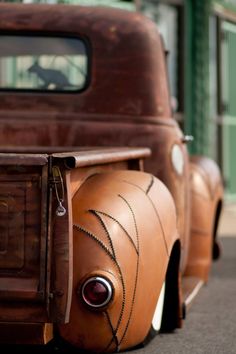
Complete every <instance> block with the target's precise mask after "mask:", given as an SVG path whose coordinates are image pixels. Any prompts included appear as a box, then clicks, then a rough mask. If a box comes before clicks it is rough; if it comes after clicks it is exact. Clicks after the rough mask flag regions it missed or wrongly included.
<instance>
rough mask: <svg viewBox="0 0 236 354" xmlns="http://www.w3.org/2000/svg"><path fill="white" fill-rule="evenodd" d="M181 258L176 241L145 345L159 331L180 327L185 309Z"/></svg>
mask: <svg viewBox="0 0 236 354" xmlns="http://www.w3.org/2000/svg"><path fill="white" fill-rule="evenodd" d="M179 260H180V245H179V243H176V244H175V245H174V247H173V250H172V253H171V257H170V261H169V264H168V268H167V272H166V278H165V281H164V282H163V285H162V288H161V292H160V295H159V298H158V301H157V305H156V308H155V311H154V314H153V319H152V323H151V327H150V330H149V332H148V335H147V337H146V338H145V340H144V342H143V343H142V345H143V346H145V345H146V344H147V343H148V342H150V340H151V339H152V338H154V337H155V336H156V335H157V334H158V333H159V332H172V331H173V330H174V329H175V328H177V327H180V324H181V321H182V318H183V310H182V304H181V300H180V292H179V286H180V277H179Z"/></svg>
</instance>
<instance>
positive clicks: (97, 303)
mask: <svg viewBox="0 0 236 354" xmlns="http://www.w3.org/2000/svg"><path fill="white" fill-rule="evenodd" d="M112 297H113V287H112V285H111V283H110V282H109V281H108V280H107V279H105V278H103V277H91V278H89V279H87V280H86V281H85V282H84V284H83V286H82V298H83V300H84V302H85V303H86V305H88V306H90V307H92V308H100V307H104V306H106V305H107V304H108V303H109V302H110V300H111V299H112Z"/></svg>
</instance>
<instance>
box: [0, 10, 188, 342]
mask: <svg viewBox="0 0 236 354" xmlns="http://www.w3.org/2000/svg"><path fill="white" fill-rule="evenodd" d="M0 31H1V32H2V33H4V34H7V35H20V34H24V35H30V36H37V35H46V36H65V37H66V36H68V37H73V38H74V37H75V38H76V37H78V38H80V39H84V41H85V43H86V46H87V52H88V55H89V85H88V87H87V88H86V89H85V90H84V91H82V92H80V93H66V94H65V93H62V92H61V93H55V92H54V93H53V92H30V91H24V92H23V91H18V92H14V91H10V90H8V91H5V92H4V91H3V90H2V91H0V99H1V103H0V151H1V154H0V166H3V167H0V169H1V170H0V181H1V182H3V183H1V186H0V188H1V190H0V195H1V199H0V212H1V216H2V219H1V220H0V222H1V229H2V230H3V231H4V232H3V235H4V237H3V238H1V244H0V247H1V249H2V250H4V251H5V248H6V246H5V245H6V243H7V242H6V240H7V237H8V238H9V236H8V234H7V231H6V228H5V223H4V220H5V218H6V215H7V213H8V205H10V202H8V201H7V202H6V200H5V199H6V198H8V197H7V196H6V190H8V189H10V190H11V197H12V198H13V199H15V200H16V202H15V204H14V203H13V204H14V206H17V208H18V209H19V210H18V211H19V215H18V216H20V219H19V224H18V226H17V225H14V226H12V229H11V228H9V230H10V232H12V233H17V232H18V233H19V237H18V239H17V240H13V241H12V242H13V243H12V244H11V242H10V243H8V244H9V245H10V246H11V247H10V249H9V252H10V253H11V254H10V257H8V258H7V259H6V257H5V255H4V252H3V253H2V254H1V252H0V277H1V279H2V282H1V283H0V299H1V300H3V301H2V302H0V321H2V322H14V321H16V320H17V321H18V322H22V323H23V322H24V323H27V322H28V323H30V322H35V321H42V322H45V323H46V322H49V321H53V322H55V323H62V324H63V323H66V322H69V325H68V326H67V325H65V327H64V325H63V326H62V327H61V328H62V332H63V333H64V337H65V338H67V337H68V338H69V337H70V335H72V337H73V338H72V342H73V341H74V342H75V344H76V345H80V344H81V343H80V338H79V339H78V337H77V332H76V330H75V328H72V329H73V331H72V332H71V329H70V321H69V320H70V309H71V304H72V303H73V306H74V307H73V306H72V308H73V309H74V308H75V309H77V306H78V303H77V302H76V301H77V300H75V297H73V296H74V291H75V286H76V282H77V281H78V279H79V278H78V279H77V278H75V276H74V278H73V273H74V274H78V273H79V272H80V271H81V269H82V267H80V266H79V267H77V266H76V264H79V262H80V259H78V260H77V259H76V255H77V254H75V253H74V250H73V242H77V239H76V240H74V239H73V237H74V236H75V235H76V232H75V231H73V220H72V215H73V218H75V217H76V210H80V208H82V209H83V205H82V204H83V203H82V204H81V201H80V200H77V204H76V205H77V206H76V208H74V209H73V208H72V200H73V198H76V195H77V192H78V190H80V191H81V190H82V185H86V183H87V182H88V181H91V179H92V177H93V176H102V175H103V174H104V176H103V177H104V178H103V177H102V179H103V183H104V191H106V190H107V189H106V186H107V183H108V180H107V179H106V174H105V173H104V172H106V173H107V172H110V171H112V170H113V171H114V170H116V172H117V170H118V169H123V170H125V169H144V170H145V171H147V172H150V173H152V174H153V175H154V176H157V177H158V178H159V179H160V180H161V181H162V182H164V184H165V185H166V186H167V187H168V189H169V191H170V193H171V194H168V195H169V197H170V199H171V200H172V197H173V199H174V204H175V205H174V204H173V206H174V207H173V208H172V209H173V210H172V211H173V212H172V214H171V215H170V208H169V207H168V208H167V207H166V209H165V205H164V204H165V202H166V195H167V194H165V193H164V192H163V195H162V193H160V189H159V188H157V190H156V189H155V188H152V189H151V194H153V205H154V204H155V203H157V204H158V203H159V204H158V205H156V207H155V210H156V211H157V210H158V212H159V213H160V215H159V216H158V218H157V213H156V212H155V213H154V214H155V217H154V219H155V222H157V221H158V220H159V223H160V224H162V226H163V225H165V227H164V229H165V228H166V232H164V231H163V230H164V229H163V227H162V228H161V227H160V225H159V229H160V233H159V234H158V237H161V238H160V240H161V243H163V240H165V242H166V244H165V245H164V244H163V245H162V246H163V249H164V248H165V249H166V254H165V252H161V257H164V256H163V254H165V256H166V257H170V258H171V260H172V258H173V257H174V258H175V260H174V261H173V262H174V263H173V264H174V266H175V267H176V269H177V270H176V272H173V274H174V275H173V274H172V273H171V274H172V276H173V277H175V279H174V284H175V285H174V286H173V287H175V294H177V297H176V299H177V300H176V299H175V300H176V304H177V305H178V306H179V305H180V303H181V302H180V296H181V294H180V277H179V274H178V270H179V268H178V265H177V263H178V259H179V255H180V244H181V272H182V274H183V273H184V271H185V269H186V264H187V261H188V249H189V237H190V210H191V204H190V192H191V190H190V185H189V180H190V173H189V158H188V153H187V149H186V146H185V143H184V137H183V133H182V131H181V130H180V129H179V127H178V124H177V123H176V122H175V121H174V119H173V117H172V112H171V108H170V97H169V91H168V79H167V74H166V65H165V54H164V50H163V47H162V40H161V37H160V35H159V33H158V31H157V28H156V26H155V25H154V24H153V23H152V22H151V21H149V20H148V19H146V18H145V17H142V15H140V14H138V13H130V12H124V11H120V10H117V9H108V8H107V9H105V8H96V7H91V8H89V7H78V6H64V5H63V6H62V5H61V6H59V5H55V6H50V5H22V4H14V5H13V4H0ZM1 54H2V53H0V55H1ZM78 146H80V147H81V148H80V149H79V150H78ZM91 146H93V148H92V149H91ZM108 146H110V147H112V148H111V149H110V150H106V149H105V148H103V147H106V148H107V147H108ZM121 146H125V147H126V148H123V149H121V148H120V147H121ZM145 146H147V149H146V148H143V147H145ZM98 147H99V148H98ZM130 147H133V148H132V149H130ZM134 147H135V148H134ZM137 147H140V148H137ZM150 150H151V152H152V154H151V158H148V159H145V157H147V156H149V154H150ZM31 166H35V167H31ZM55 168H56V170H57V171H60V174H59V172H58V173H57V175H56V176H55V175H53V171H55ZM122 173H123V172H122ZM122 173H121V175H120V176H121V177H122V176H124V175H125V176H126V177H127V181H128V182H129V181H130V183H128V182H127V181H126V182H127V183H126V182H125V184H124V185H125V187H124V185H123V183H124V180H123V179H122V183H121V184H122V190H126V189H127V195H129V196H131V195H132V202H133V208H134V209H137V215H140V219H139V220H138V222H140V231H141V234H143V235H144V236H143V237H144V238H145V239H146V237H147V234H148V235H149V236H150V232H148V233H147V234H146V233H145V232H144V231H145V230H144V227H147V229H148V228H149V227H150V225H149V224H150V223H149V222H147V221H148V220H149V218H148V214H147V215H146V214H145V215H146V217H145V218H144V220H143V219H142V216H143V215H144V211H143V209H142V205H140V204H139V203H141V204H142V202H141V201H142V200H144V199H145V198H146V197H147V194H148V193H149V192H150V188H151V187H152V186H153V185H154V184H153V181H154V180H153V179H151V181H150V178H148V180H149V183H148V184H146V177H145V176H144V174H143V175H142V174H139V177H137V181H136V177H135V178H134V181H133V177H132V174H131V175H129V174H127V175H126V173H123V174H122ZM25 175H26V177H24V176H25ZM141 175H142V177H140V176H141ZM22 176H23V177H22ZM35 176H36V177H35ZM110 176H111V177H113V176H115V177H116V178H118V176H119V173H118V172H117V173H114V174H110ZM34 178H36V179H35V180H34ZM116 178H115V179H114V181H113V179H112V178H111V180H110V181H109V183H110V191H111V194H112V193H113V183H114V185H115V184H116V183H118V182H117V180H116ZM99 179H100V177H98V180H99ZM118 179H119V178H118ZM35 181H36V182H35ZM142 181H143V182H142ZM34 182H35V183H36V184H37V186H36V185H35V184H34ZM133 182H135V183H136V182H137V186H138V188H136V187H137V186H136V187H135V183H133ZM144 182H145V188H144V189H143V190H142V188H141V187H143V183H144ZM158 183H161V182H160V181H158V182H157V183H156V185H157V184H158ZM28 185H30V186H31V190H30V193H29V196H28V194H27V188H26V186H28ZM88 185H89V183H88ZM99 185H100V184H99V183H98V186H99ZM160 185H161V184H160ZM32 186H33V187H34V188H33V187H32ZM134 189H135V191H136V192H137V193H135V192H134ZM131 190H132V193H131ZM90 192H91V188H88V194H89V193H90ZM95 192H96V190H95V191H94V193H90V197H91V206H90V209H91V208H92V207H93V202H95V201H96V200H97V201H98V202H99V203H101V206H105V207H106V208H108V209H109V210H110V209H111V210H112V214H111V215H113V209H112V208H113V207H114V205H115V204H114V205H113V204H112V203H110V199H109V198H108V199H107V202H106V203H105V204H104V205H103V202H104V200H105V199H104V200H103V199H101V198H100V195H97V194H96V193H95ZM143 192H145V193H143ZM130 193H131V194H130ZM159 193H160V196H159V199H158V200H156V199H155V198H156V195H159ZM58 194H60V196H59V195H58ZM138 194H139V195H140V199H137V195H138ZM171 195H172V197H171ZM2 196H3V197H2ZM82 196H83V193H82ZM5 197H6V198H5ZM4 198H5V199H4ZM162 199H163V200H162ZM167 199H168V198H167ZM145 200H146V199H145ZM47 201H48V203H47ZM83 201H84V204H86V203H85V202H86V201H87V198H86V196H85V197H84V196H83ZM149 202H150V200H149V201H148V200H147V205H148V206H147V208H146V209H145V212H146V210H148V208H150V205H151V204H150V203H149ZM13 204H12V205H13ZM170 204H171V203H170ZM59 207H60V208H65V213H64V212H62V213H61V214H60V213H58V210H59V209H60V208H59ZM99 207H100V204H99ZM11 208H13V207H12V206H11ZM58 208H59V209H58ZM122 208H123V206H122ZM122 208H121V209H122ZM139 208H140V209H139ZM175 208H176V214H177V229H178V230H176V229H175V226H176V224H175V222H176V215H175ZM36 209H37V210H36ZM82 209H81V210H82ZM90 209H89V210H90ZM9 210H10V209H9ZM32 210H33V211H34V212H35V215H34V217H33V216H32V215H31V212H32ZM62 210H63V209H62ZM122 210H123V209H122ZM167 210H168V211H167ZM129 211H130V209H129ZM13 212H14V213H16V210H15V209H14V208H13V209H11V213H13ZM60 212H61V209H60ZM84 212H85V222H86V220H87V217H88V213H87V210H85V211H84ZM109 212H110V211H109ZM107 214H109V213H107ZM114 214H115V211H114ZM120 214H122V215H123V216H122V217H126V216H127V213H123V212H122V213H120ZM154 214H153V216H154ZM109 215H110V214H109ZM132 215H134V214H132ZM29 216H30V225H29V228H30V231H31V234H30V237H29V236H28V234H27V228H25V229H24V227H25V226H24V225H23V224H24V222H23V220H28V219H27V218H29ZM133 217H134V216H133ZM156 218H157V219H156ZM168 218H169V220H168ZM101 220H102V219H101ZM101 220H100V223H98V226H101V225H103V228H102V230H101V235H102V237H105V238H104V244H106V242H107V237H108V236H107V232H108V231H107V230H108V228H107V227H106V225H105V224H104V223H103V221H101ZM111 220H113V219H111ZM111 220H110V219H109V223H108V225H110V223H111ZM131 220H133V219H132V218H131ZM141 220H142V222H141ZM113 221H114V220H113ZM22 223H23V224H22ZM22 225H23V226H22ZM94 225H95V224H94V223H93V222H92V223H91V228H92V226H93V227H95V229H96V227H97V226H94ZM104 225H105V226H104ZM117 225H118V226H119V223H118V224H117ZM117 225H116V228H115V229H116V230H118V229H119V232H121V233H122V232H124V230H125V229H124V228H122V227H118V228H117ZM127 225H128V228H130V220H129V221H127ZM143 225H144V226H143ZM89 226H90V225H89ZM136 226H137V225H136ZM170 227H171V230H172V231H171V232H170V233H169V238H168V237H167V235H168V232H169V231H170ZM99 230H100V229H99ZM131 230H132V232H133V231H134V230H135V228H134V227H133V228H131ZM173 230H174V231H173ZM77 231H78V230H77ZM95 231H96V230H95ZM95 231H94V232H95ZM125 234H126V236H127V233H125ZM88 235H89V237H90V238H91V239H92V238H93V235H92V234H89V233H88ZM101 235H100V234H99V236H101ZM160 235H161V236H160ZM77 236H78V235H77ZM116 236H117V234H115V237H116ZM136 236H137V235H136ZM109 237H110V235H109ZM173 237H174V239H172V238H173ZM179 237H180V241H181V242H179V239H178V238H179ZM9 239H10V238H9ZM12 239H13V238H12ZM95 239H96V240H97V241H96V242H97V243H98V244H100V243H99V239H97V238H96V237H95ZM160 240H159V241H160ZM168 240H169V241H168ZM171 240H172V241H171ZM110 241H111V239H110ZM174 241H175V242H176V243H175V245H178V247H177V246H176V248H175V252H173V254H174V255H173V257H172V253H171V250H173V249H174V246H173V243H174ZM78 242H79V241H78ZM137 242H138V241H137ZM23 244H27V246H29V248H27V247H23ZM82 246H83V245H82ZM143 246H144V248H146V247H147V248H148V247H149V246H148V243H147V244H146V243H145V242H143ZM4 247H5V248H4ZM107 247H108V248H107V250H108V254H110V252H111V251H110V250H109V247H111V245H110V244H109V245H108V246H107ZM119 247H120V243H119V242H118V249H119ZM172 247H173V248H172ZM111 248H112V247H111ZM26 249H27V250H26ZM78 249H79V250H80V249H81V245H80V246H79V247H78ZM105 249H106V247H105ZM29 250H31V253H30V254H29ZM88 250H90V248H88ZM103 250H104V247H103ZM46 251H47V252H46ZM120 254H121V256H122V257H123V251H122V250H121V253H120ZM147 254H148V252H147ZM82 256H83V257H85V258H86V257H87V254H85V253H83V252H82ZM1 257H2V268H3V270H1ZM4 257H5V258H4ZM73 257H74V259H73ZM122 257H121V258H122ZM115 258H116V257H115V254H113V255H112V257H111V259H113V263H112V264H113V266H114V260H115V261H116V259H115ZM128 258H129V257H128ZM154 258H155V257H154ZM164 258H165V257H164ZM122 259H123V258H122ZM130 259H131V258H129V260H130ZM155 259H156V261H157V259H158V257H157V258H155ZM144 260H145V261H146V260H147V262H148V261H149V260H148V259H146V256H145V259H144ZM7 262H9V263H7ZM73 262H74V263H73ZM164 262H167V258H165V259H164V260H163V262H161V266H163V264H164ZM124 263H125V262H124ZM170 263H171V264H172V262H170ZM170 263H169V264H170ZM73 264H74V265H75V267H74V266H73ZM165 264H166V266H167V263H165ZM6 265H7V266H8V268H9V269H8V268H7V266H6ZM83 266H84V267H85V268H84V270H83V272H85V273H86V267H87V263H85V262H83ZM174 266H173V267H174ZM4 267H5V268H4ZM11 267H12V268H11ZM14 267H15V268H14ZM17 267H18V268H17ZM73 267H74V268H73ZM117 267H118V268H119V264H118V266H117ZM77 268H80V269H77ZM149 268H150V267H149ZM157 268H158V267H157ZM19 269H20V271H19ZM116 270H117V269H116ZM165 271H166V269H165ZM24 272H25V273H24ZM85 273H84V274H85ZM164 273H165V272H164V271H163V274H164ZM163 274H162V276H161V277H160V278H159V283H161V282H163V277H164V276H163ZM24 275H26V276H27V277H26V278H27V279H24V281H22V282H21V280H22V279H23V278H24ZM176 275H177V276H176ZM117 277H118V278H119V277H120V275H119V274H118V276H117ZM137 279H138V278H137ZM144 281H148V277H144ZM171 281H172V282H173V279H172V278H171ZM23 283H24V284H25V287H24V289H23ZM128 283H129V282H128V281H127V285H128ZM137 284H138V283H137ZM137 284H136V285H137ZM159 285H160V284H159ZM172 285H173V283H172ZM122 286H124V284H122ZM1 287H2V288H1ZM134 288H135V287H134ZM73 289H74V290H73ZM159 290H160V289H158V291H159ZM140 294H141V295H140V296H141V297H142V296H143V295H142V292H140ZM134 295H135V294H134ZM172 295H173V293H172ZM9 297H10V298H11V299H12V302H10V301H8V302H7V301H6V298H9ZM134 298H135V296H134V297H133V300H132V301H133V302H132V301H131V300H129V301H130V302H129V303H133V305H134V308H135V301H134ZM16 299H21V300H22V299H24V303H22V302H17V303H14V309H13V307H12V303H13V302H14V301H15V300H16ZM73 299H74V300H73ZM26 303H27V308H26V306H25V304H26ZM123 303H124V299H123ZM140 303H143V301H141V302H140ZM121 305H122V304H121ZM133 305H132V306H131V310H130V316H131V313H132V311H133ZM79 306H80V305H79ZM122 306H125V305H122ZM123 310H124V308H123ZM123 310H122V311H121V315H120V316H121V317H120V320H118V322H116V320H114V321H115V323H118V325H117V331H116V330H113V332H112V335H113V342H114V343H113V344H115V343H116V345H117V343H118V340H117V338H118V337H119V336H120V339H119V340H120V343H121V342H122V341H123V338H125V335H126V331H127V329H128V327H129V325H130V320H129V318H128V317H129V316H126V315H128V312H127V313H126V314H125V316H126V317H127V323H126V327H127V328H124V332H123V334H122V333H118V328H119V326H120V325H121V327H122V326H123V323H121V322H122V316H123V312H124V311H123ZM84 311H85V310H84V309H83V311H82V312H84ZM175 312H176V309H175ZM140 314H141V311H137V316H140ZM179 315H180V310H179V309H178V316H179ZM116 316H117V314H116ZM72 317H73V321H75V323H78V322H79V321H80V319H79V318H77V315H76V312H75V313H73V316H72ZM149 317H150V318H151V312H150V316H149ZM137 318H138V317H137ZM139 320H142V319H141V318H140V319H139ZM86 321H87V326H88V328H89V326H90V321H89V320H88V319H87V318H86ZM180 322H181V321H180V316H179V323H180ZM106 325H107V321H106ZM146 325H147V323H146ZM131 327H132V326H131ZM147 327H148V326H147ZM147 327H146V328H145V331H146V330H147ZM175 327H176V324H175ZM64 330H65V332H64ZM110 330H111V328H110V327H109V331H110ZM122 331H123V330H122ZM122 331H121V332H122ZM87 333H89V331H87ZM135 333H138V331H136V330H135ZM86 335H87V334H86ZM89 335H90V334H89ZM74 336H75V337H76V339H75V338H74ZM122 336H123V337H122ZM115 337H116V338H115ZM132 338H133V336H132V335H131V336H130V344H129V345H130V346H132V343H133V342H132V340H133V339H132ZM103 340H104V342H106V338H105V337H104V338H103ZM88 342H91V341H90V340H88ZM120 343H118V344H120ZM82 344H83V343H82ZM82 344H81V345H82ZM136 344H137V343H136ZM99 345H100V344H99ZM117 348H118V347H117ZM122 348H125V344H124V347H122ZM85 349H86V348H85Z"/></svg>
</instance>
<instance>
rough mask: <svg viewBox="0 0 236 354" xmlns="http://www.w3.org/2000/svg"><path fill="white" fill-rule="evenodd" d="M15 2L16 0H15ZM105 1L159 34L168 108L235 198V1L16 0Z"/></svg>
mask: <svg viewBox="0 0 236 354" xmlns="http://www.w3.org/2000/svg"><path fill="white" fill-rule="evenodd" d="M16 2H20V1H17V0H16ZM21 2H24V3H30V2H31V3H32V2H37V3H46V2H47V3H69V4H80V5H103V6H104V5H105V6H112V7H117V8H123V9H126V10H130V11H139V12H142V13H144V14H145V15H146V16H148V17H150V18H151V19H152V20H153V21H154V22H155V23H156V24H157V25H158V28H159V30H160V32H161V33H162V35H163V38H164V42H165V46H166V49H167V51H168V52H169V54H168V56H167V63H168V70H169V77H170V88H171V96H172V103H173V109H174V110H175V116H176V119H177V120H178V121H179V123H180V125H181V127H182V129H183V130H184V132H185V133H186V134H192V135H193V136H194V141H193V142H192V143H191V144H190V145H189V150H190V153H192V154H204V155H208V156H210V157H211V158H213V159H215V160H216V161H217V162H218V164H219V165H220V167H221V169H222V174H223V177H224V181H225V189H226V199H227V200H229V201H236V163H235V162H234V156H236V139H235V137H236V94H235V92H236V67H235V65H234V63H235V59H234V58H235V57H236V0H228V1H227V0H225V1H224V0H127V1H124V0H41V1H40V0H22V1H21Z"/></svg>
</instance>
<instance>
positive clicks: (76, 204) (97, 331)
mask: <svg viewBox="0 0 236 354" xmlns="http://www.w3.org/2000/svg"><path fill="white" fill-rule="evenodd" d="M72 211H73V217H72V219H73V285H72V302H71V311H70V319H69V323H67V324H62V325H59V332H60V334H61V336H62V337H63V338H64V339H65V340H67V341H68V342H70V343H71V344H73V345H75V346H77V347H79V348H81V349H85V350H93V351H102V352H107V351H114V350H123V349H126V348H129V347H133V346H135V345H137V344H138V343H140V342H142V341H143V340H144V338H145V337H146V335H147V333H148V331H149V329H150V325H151V321H152V316H153V312H154V309H155V305H156V302H157V299H158V296H159V293H160V289H161V286H162V284H163V281H164V279H165V276H166V271H167V267H168V263H169V257H170V253H171V250H172V248H173V245H174V244H175V242H176V241H177V240H178V234H177V230H176V215H175V207H174V202H173V199H172V197H171V195H170V193H169V191H168V189H167V188H166V187H165V186H164V184H163V183H162V182H161V181H159V180H158V179H157V178H155V177H153V176H152V175H149V174H147V173H143V172H137V171H115V172H108V173H101V174H96V175H93V176H91V177H89V178H88V179H87V180H86V181H85V182H84V183H83V184H82V185H81V187H80V188H79V189H78V191H77V192H76V193H75V194H74V197H73V200H72ZM94 278H95V280H96V279H98V281H101V278H103V279H105V282H106V281H108V282H109V283H110V284H111V288H112V297H111V299H110V301H109V302H108V303H107V304H105V305H104V306H101V308H96V309H94V308H93V306H90V305H88V303H85V301H84V289H85V286H87V284H88V283H89V282H90V280H91V279H92V281H93V280H94ZM102 282H103V281H102ZM105 282H104V284H105ZM84 284H86V285H84ZM147 296H148V301H147ZM144 304H145V306H144Z"/></svg>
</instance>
